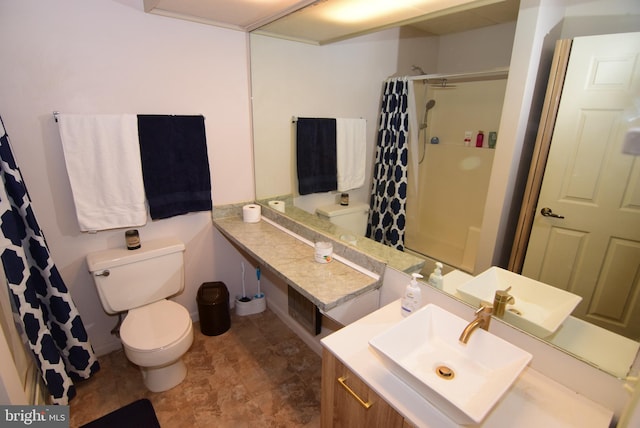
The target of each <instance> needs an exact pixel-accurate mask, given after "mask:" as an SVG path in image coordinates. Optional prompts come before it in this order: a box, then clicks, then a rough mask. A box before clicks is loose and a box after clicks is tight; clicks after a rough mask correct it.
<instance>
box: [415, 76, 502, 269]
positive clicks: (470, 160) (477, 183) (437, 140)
mask: <svg viewBox="0 0 640 428" xmlns="http://www.w3.org/2000/svg"><path fill="white" fill-rule="evenodd" d="M506 76H507V73H506V70H500V71H492V72H489V73H469V74H464V75H449V76H444V75H426V76H418V77H416V78H413V80H412V84H413V96H414V99H415V119H414V120H413V121H412V123H413V124H414V129H415V131H414V134H413V135H412V137H411V138H412V139H413V140H414V144H413V149H412V150H411V151H410V153H409V158H410V161H409V166H408V168H409V169H408V185H407V206H406V211H407V221H406V227H405V248H406V250H407V251H410V252H415V253H418V254H420V255H423V256H426V257H428V258H432V259H435V260H439V261H442V262H443V263H445V264H447V265H450V266H453V267H456V268H458V269H461V270H463V271H466V272H470V273H474V266H475V260H476V252H477V248H478V241H479V237H480V228H481V225H482V218H483V214H484V205H485V200H486V196H487V191H488V185H489V177H490V175H491V167H492V163H493V155H494V153H495V150H494V149H493V148H489V147H488V142H487V138H486V137H485V140H484V143H483V147H476V144H475V143H476V136H477V134H478V132H479V131H483V132H484V134H485V136H488V135H489V133H490V132H497V131H498V127H499V123H500V116H501V112H502V104H503V101H504V93H505V90H506ZM415 132H417V135H416V134H415ZM497 144H498V146H499V138H498V143H497Z"/></svg>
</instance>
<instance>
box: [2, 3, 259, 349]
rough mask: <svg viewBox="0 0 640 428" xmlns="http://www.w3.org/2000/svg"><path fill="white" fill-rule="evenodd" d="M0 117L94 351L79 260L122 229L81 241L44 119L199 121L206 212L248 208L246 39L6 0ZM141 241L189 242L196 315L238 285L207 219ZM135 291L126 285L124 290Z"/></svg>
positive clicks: (156, 225) (50, 124)
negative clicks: (238, 205) (58, 115)
mask: <svg viewBox="0 0 640 428" xmlns="http://www.w3.org/2000/svg"><path fill="white" fill-rule="evenodd" d="M0 58H2V67H0V93H1V94H2V96H1V97H0V115H2V118H3V120H4V124H5V127H6V129H7V132H8V133H9V136H10V139H11V142H12V146H13V150H14V152H15V156H16V158H17V161H18V165H19V166H20V168H21V170H22V174H23V175H24V178H25V181H26V184H27V186H28V189H29V192H30V195H31V198H32V200H33V205H34V209H35V212H36V215H37V217H38V221H39V222H40V226H41V227H42V229H43V230H44V232H45V235H46V237H47V241H48V244H49V247H50V249H51V252H52V255H53V258H54V261H55V262H56V264H57V266H58V268H59V270H60V272H61V274H62V276H63V278H64V280H65V281H66V283H67V286H68V287H69V289H70V291H71V293H72V296H73V298H74V300H75V302H76V304H77V306H78V308H79V310H80V313H81V315H82V317H83V320H84V322H85V325H86V326H87V327H88V330H89V335H90V339H91V341H92V343H93V346H94V348H95V349H96V351H97V352H98V353H99V354H101V353H104V352H108V351H109V350H111V349H114V348H115V347H117V346H118V342H117V341H116V340H115V339H114V338H113V337H112V336H111V335H110V333H109V331H110V330H111V328H112V327H113V326H114V324H115V321H116V319H115V318H114V317H109V316H107V315H106V314H105V313H104V311H103V310H102V307H101V305H100V303H99V300H98V297H97V293H96V291H95V288H94V285H93V282H92V279H91V277H90V276H89V274H88V272H87V266H86V262H85V255H86V254H87V253H88V252H91V251H96V250H102V249H105V248H111V247H116V246H122V245H124V230H114V231H107V232H99V233H98V234H94V235H91V234H83V233H80V231H79V228H78V225H77V222H76V219H75V210H74V206H73V200H72V196H71V190H70V187H69V182H68V178H67V175H66V170H65V165H64V158H63V154H62V151H61V142H60V137H59V134H58V129H57V125H56V124H55V123H54V121H53V117H52V112H53V111H60V112H66V113H158V114H203V115H204V116H205V117H206V129H207V141H208V153H209V163H210V168H211V176H212V186H213V190H212V193H213V200H214V204H216V205H221V204H228V203H234V202H242V201H248V200H252V199H253V198H254V191H253V166H252V165H253V161H252V147H251V119H250V118H251V112H250V103H249V76H248V73H249V65H248V36H247V35H246V34H245V33H242V32H239V31H233V30H228V29H221V28H217V27H212V26H206V25H201V24H196V23H192V22H186V21H180V20H175V19H170V18H165V17H160V16H156V15H149V14H145V13H144V12H143V8H142V0H117V1H112V0H92V1H90V2H89V1H84V0H57V1H55V2H49V1H44V2H43V1H38V0H4V1H2V3H1V4H0ZM139 230H140V234H141V239H142V244H143V245H144V242H145V241H146V240H151V239H153V238H156V237H164V236H170V235H172V236H176V237H178V238H180V239H181V240H183V241H184V242H185V243H186V253H185V258H186V259H185V264H186V271H185V280H186V289H185V291H184V293H182V295H180V296H178V297H177V298H176V300H177V301H179V302H180V303H182V304H184V305H185V306H186V307H187V308H188V309H189V310H190V311H191V313H192V314H197V306H196V302H195V293H196V290H197V288H198V286H199V285H200V284H201V283H203V282H206V281H217V280H221V281H225V282H226V283H227V285H228V286H229V288H230V292H231V293H232V295H235V294H236V293H237V292H238V291H237V287H239V285H238V284H239V280H238V279H239V271H240V268H239V266H240V260H241V257H240V255H239V254H238V253H237V252H236V251H234V250H232V249H231V248H232V247H231V246H230V244H228V242H227V241H226V240H225V239H224V238H223V237H222V236H221V235H220V234H219V233H218V232H217V231H215V229H214V227H213V225H212V222H211V214H210V213H209V212H202V213H193V214H187V215H184V216H179V217H174V218H172V219H167V220H160V221H151V220H149V222H148V224H147V225H146V226H144V227H141V228H139ZM132 286H135V284H132Z"/></svg>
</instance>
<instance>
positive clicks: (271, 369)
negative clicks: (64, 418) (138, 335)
mask: <svg viewBox="0 0 640 428" xmlns="http://www.w3.org/2000/svg"><path fill="white" fill-rule="evenodd" d="M99 360H100V364H101V369H100V371H99V372H98V373H97V374H96V375H95V376H94V377H93V378H91V379H90V380H87V381H84V382H82V383H80V384H77V391H78V394H77V396H76V397H75V398H74V399H73V400H72V401H71V407H70V413H71V421H70V426H71V427H72V428H73V427H78V426H80V425H82V424H84V423H87V422H89V421H91V420H93V419H96V418H98V417H100V416H102V415H105V414H107V413H109V412H111V411H113V410H115V409H117V408H119V407H122V406H124V405H126V404H129V403H131V402H133V401H135V400H138V399H140V398H148V399H149V400H151V402H152V403H153V407H154V408H155V411H156V415H157V417H158V420H159V421H160V424H161V425H162V427H163V428H180V427H189V428H198V427H203V428H204V427H207V428H208V427H221V428H224V427H233V428H241V427H252V428H257V427H318V426H320V376H321V358H320V357H319V356H318V355H317V354H315V353H314V352H313V351H312V350H310V349H309V347H308V346H307V345H306V344H305V343H304V342H302V340H300V338H298V337H297V336H296V335H295V333H293V332H292V331H291V330H290V329H289V328H288V327H287V326H286V325H285V324H284V323H283V322H282V321H281V320H280V319H279V318H278V317H277V316H276V315H275V314H274V313H273V312H271V311H270V310H269V309H267V310H266V311H265V312H263V313H261V314H256V315H250V316H245V317H238V316H236V315H235V314H232V316H231V328H230V329H229V331H227V332H226V333H224V334H221V335H219V336H205V335H203V334H202V333H201V332H200V327H199V325H198V324H197V323H196V324H194V342H193V345H192V347H191V349H190V350H189V352H187V354H186V356H185V362H186V364H187V367H188V373H187V378H186V379H185V380H184V381H183V382H182V383H181V384H180V385H178V386H176V387H175V388H173V389H171V390H169V391H165V392H161V393H154V392H150V391H148V390H147V389H146V388H145V387H144V385H143V384H142V378H141V376H140V372H139V370H138V368H137V367H136V366H134V365H133V364H131V363H130V362H129V361H128V360H127V359H126V357H125V355H124V353H123V351H116V352H113V353H111V354H109V355H106V356H103V357H101V358H100V359H99Z"/></svg>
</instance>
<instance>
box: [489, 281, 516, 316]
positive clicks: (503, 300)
mask: <svg viewBox="0 0 640 428" xmlns="http://www.w3.org/2000/svg"><path fill="white" fill-rule="evenodd" d="M509 290H511V287H508V288H507V289H506V290H496V294H495V296H494V298H493V315H495V316H497V317H500V318H502V317H503V316H504V311H505V309H506V307H507V305H513V304H514V303H515V302H516V299H514V297H513V296H512V295H511V294H509Z"/></svg>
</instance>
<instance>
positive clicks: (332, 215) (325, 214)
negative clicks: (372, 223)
mask: <svg viewBox="0 0 640 428" xmlns="http://www.w3.org/2000/svg"><path fill="white" fill-rule="evenodd" d="M316 214H317V215H318V216H320V217H322V218H326V219H327V220H329V221H330V222H331V223H333V224H336V225H338V226H340V227H342V228H344V229H347V230H349V231H351V232H352V233H354V234H356V235H357V236H364V234H365V233H366V232H367V217H368V215H369V205H367V204H364V203H351V204H349V205H346V206H345V205H339V204H332V205H326V206H323V207H320V208H316Z"/></svg>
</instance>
